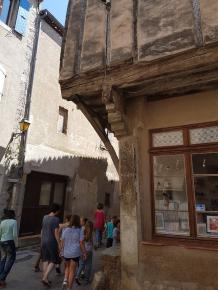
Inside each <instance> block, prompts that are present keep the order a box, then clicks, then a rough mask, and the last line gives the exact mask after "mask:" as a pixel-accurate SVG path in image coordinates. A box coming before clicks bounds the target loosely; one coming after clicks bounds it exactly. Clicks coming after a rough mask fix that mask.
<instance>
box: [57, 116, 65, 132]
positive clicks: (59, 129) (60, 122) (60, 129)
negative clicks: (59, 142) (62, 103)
mask: <svg viewBox="0 0 218 290" xmlns="http://www.w3.org/2000/svg"><path fill="white" fill-rule="evenodd" d="M57 132H58V133H63V132H64V116H62V115H60V114H59V116H58V125H57Z"/></svg>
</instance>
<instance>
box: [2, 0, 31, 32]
mask: <svg viewBox="0 0 218 290" xmlns="http://www.w3.org/2000/svg"><path fill="white" fill-rule="evenodd" d="M0 1H1V0H0ZM29 9H30V3H29V1H28V0H20V4H19V9H18V14H17V20H16V25H15V30H16V31H17V32H18V33H19V34H21V35H25V31H26V25H27V18H28V13H29Z"/></svg>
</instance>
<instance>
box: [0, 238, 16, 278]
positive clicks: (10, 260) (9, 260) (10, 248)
mask: <svg viewBox="0 0 218 290" xmlns="http://www.w3.org/2000/svg"><path fill="white" fill-rule="evenodd" d="M5 251H6V261H5V266H4V269H3V271H2V272H1V274H0V281H5V280H6V278H7V276H8V274H9V273H10V271H11V268H12V266H13V265H14V262H15V259H16V248H15V244H14V241H8V242H7V246H6V247H5Z"/></svg>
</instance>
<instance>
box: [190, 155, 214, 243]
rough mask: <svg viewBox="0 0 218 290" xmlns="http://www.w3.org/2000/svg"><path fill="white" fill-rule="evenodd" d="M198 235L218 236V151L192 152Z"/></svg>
mask: <svg viewBox="0 0 218 290" xmlns="http://www.w3.org/2000/svg"><path fill="white" fill-rule="evenodd" d="M192 167H193V183H194V190H195V201H196V206H195V211H196V219H197V233H198V236H207V237H217V238H218V153H202V154H192Z"/></svg>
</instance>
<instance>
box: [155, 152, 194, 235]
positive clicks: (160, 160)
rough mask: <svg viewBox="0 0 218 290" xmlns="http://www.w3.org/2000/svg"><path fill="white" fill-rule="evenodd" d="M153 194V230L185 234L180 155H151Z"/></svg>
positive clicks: (186, 209) (186, 233)
mask: <svg viewBox="0 0 218 290" xmlns="http://www.w3.org/2000/svg"><path fill="white" fill-rule="evenodd" d="M154 194H155V221H156V225H155V226H156V232H157V233H165V234H176V235H189V217H188V199H187V190H186V179H185V158H184V156H183V155H161V156H155V157H154Z"/></svg>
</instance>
